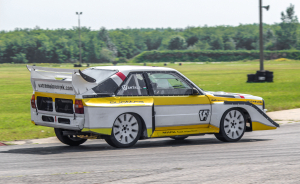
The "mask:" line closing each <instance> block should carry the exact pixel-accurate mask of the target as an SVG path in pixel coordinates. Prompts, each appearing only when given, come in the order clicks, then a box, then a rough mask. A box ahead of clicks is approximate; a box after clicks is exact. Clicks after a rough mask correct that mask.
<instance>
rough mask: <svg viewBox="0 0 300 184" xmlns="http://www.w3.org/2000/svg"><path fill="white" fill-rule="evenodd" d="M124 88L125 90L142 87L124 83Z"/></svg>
mask: <svg viewBox="0 0 300 184" xmlns="http://www.w3.org/2000/svg"><path fill="white" fill-rule="evenodd" d="M122 89H123V90H124V91H126V90H128V89H141V88H140V87H137V86H126V85H123V86H122Z"/></svg>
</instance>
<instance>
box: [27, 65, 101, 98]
mask: <svg viewBox="0 0 300 184" xmlns="http://www.w3.org/2000/svg"><path fill="white" fill-rule="evenodd" d="M27 69H28V70H29V71H30V73H31V78H30V80H31V84H32V88H33V90H34V91H39V92H46V93H58V94H69V95H78V94H82V93H85V92H86V91H88V90H90V89H91V88H93V87H95V86H97V83H96V80H95V79H93V78H91V77H89V76H86V75H84V74H83V73H82V72H81V71H80V70H78V69H60V68H46V67H38V66H29V65H27Z"/></svg>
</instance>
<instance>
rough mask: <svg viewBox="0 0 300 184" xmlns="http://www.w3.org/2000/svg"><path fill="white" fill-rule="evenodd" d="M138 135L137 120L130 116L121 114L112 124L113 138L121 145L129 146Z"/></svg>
mask: <svg viewBox="0 0 300 184" xmlns="http://www.w3.org/2000/svg"><path fill="white" fill-rule="evenodd" d="M138 133H139V124H138V120H137V119H136V118H135V117H134V116H133V115H132V114H127V113H126V114H121V115H120V116H119V117H118V118H117V119H116V120H115V122H114V126H113V136H114V137H115V139H116V140H117V141H118V142H119V143H121V144H130V143H132V142H133V141H135V139H136V138H137V136H138Z"/></svg>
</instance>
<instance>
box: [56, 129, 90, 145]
mask: <svg viewBox="0 0 300 184" xmlns="http://www.w3.org/2000/svg"><path fill="white" fill-rule="evenodd" d="M54 132H55V134H56V137H57V138H58V140H60V142H62V143H64V144H67V145H69V146H79V145H80V144H83V143H84V142H85V141H87V139H82V138H79V137H75V136H72V135H68V136H64V135H63V129H60V128H54Z"/></svg>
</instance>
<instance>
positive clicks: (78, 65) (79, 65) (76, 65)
mask: <svg viewBox="0 0 300 184" xmlns="http://www.w3.org/2000/svg"><path fill="white" fill-rule="evenodd" d="M74 67H82V65H81V64H74Z"/></svg>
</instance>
